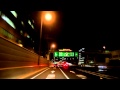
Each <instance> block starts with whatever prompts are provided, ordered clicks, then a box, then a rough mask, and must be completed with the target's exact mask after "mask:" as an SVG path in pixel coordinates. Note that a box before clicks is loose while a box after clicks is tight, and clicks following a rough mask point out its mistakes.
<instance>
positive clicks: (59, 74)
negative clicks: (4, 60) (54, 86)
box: [0, 66, 119, 79]
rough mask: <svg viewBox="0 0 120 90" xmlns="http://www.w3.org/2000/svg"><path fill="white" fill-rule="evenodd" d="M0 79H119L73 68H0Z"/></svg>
mask: <svg viewBox="0 0 120 90" xmlns="http://www.w3.org/2000/svg"><path fill="white" fill-rule="evenodd" d="M0 79H119V78H118V77H115V76H111V75H107V74H104V73H100V72H95V71H90V70H84V69H81V68H78V67H75V66H71V67H69V68H64V67H57V68H55V67H36V66H29V67H14V68H0Z"/></svg>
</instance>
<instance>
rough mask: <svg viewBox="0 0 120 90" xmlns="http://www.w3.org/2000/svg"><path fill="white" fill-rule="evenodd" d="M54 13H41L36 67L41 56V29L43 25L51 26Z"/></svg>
mask: <svg viewBox="0 0 120 90" xmlns="http://www.w3.org/2000/svg"><path fill="white" fill-rule="evenodd" d="M55 16H56V14H55V12H53V11H42V12H41V25H40V44H39V45H40V46H39V56H38V65H39V61H40V55H41V38H42V27H43V24H45V25H51V24H53V23H54V21H55Z"/></svg>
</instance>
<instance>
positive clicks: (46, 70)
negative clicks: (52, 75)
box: [30, 68, 50, 79]
mask: <svg viewBox="0 0 120 90" xmlns="http://www.w3.org/2000/svg"><path fill="white" fill-rule="evenodd" d="M48 69H50V68H47V69H45V70H44V71H42V72H40V73H38V74H37V75H35V76H33V77H32V78H30V79H35V78H36V77H37V76H39V75H40V74H42V73H44V72H45V71H47V70H48Z"/></svg>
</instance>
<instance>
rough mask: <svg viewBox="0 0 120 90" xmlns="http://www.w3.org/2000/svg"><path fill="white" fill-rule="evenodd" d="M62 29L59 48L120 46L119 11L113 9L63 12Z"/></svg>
mask: <svg viewBox="0 0 120 90" xmlns="http://www.w3.org/2000/svg"><path fill="white" fill-rule="evenodd" d="M62 13H63V18H62V29H61V34H60V35H59V39H58V45H59V48H71V49H74V50H78V49H80V48H82V47H84V48H87V49H90V50H101V49H102V47H103V46H104V45H105V46H106V49H108V50H114V49H120V48H119V30H120V29H119V23H118V21H119V18H118V12H112V11H105V10H104V11H87V12H81V11H77V12H75V11H71V12H67V11H66V12H62Z"/></svg>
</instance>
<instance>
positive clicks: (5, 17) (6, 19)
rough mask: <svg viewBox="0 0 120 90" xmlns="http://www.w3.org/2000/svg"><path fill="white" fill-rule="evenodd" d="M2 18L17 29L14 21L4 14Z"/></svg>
mask: <svg viewBox="0 0 120 90" xmlns="http://www.w3.org/2000/svg"><path fill="white" fill-rule="evenodd" d="M2 19H3V20H5V21H6V22H7V23H8V24H9V25H10V26H11V27H13V28H14V29H16V27H15V25H14V23H13V22H12V21H11V20H10V19H9V18H8V17H7V16H5V15H4V14H2Z"/></svg>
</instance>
